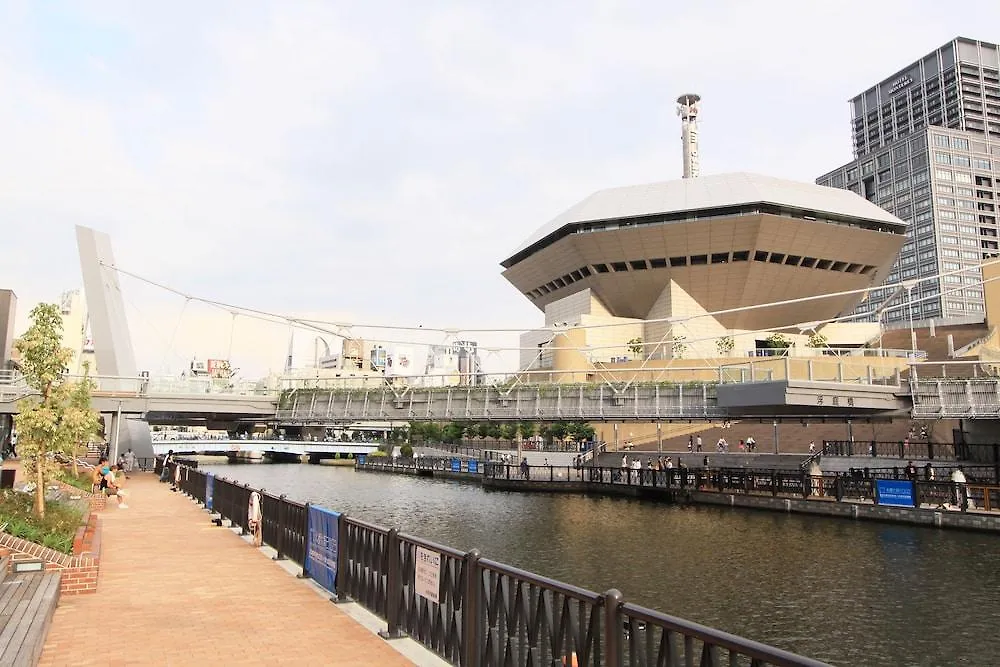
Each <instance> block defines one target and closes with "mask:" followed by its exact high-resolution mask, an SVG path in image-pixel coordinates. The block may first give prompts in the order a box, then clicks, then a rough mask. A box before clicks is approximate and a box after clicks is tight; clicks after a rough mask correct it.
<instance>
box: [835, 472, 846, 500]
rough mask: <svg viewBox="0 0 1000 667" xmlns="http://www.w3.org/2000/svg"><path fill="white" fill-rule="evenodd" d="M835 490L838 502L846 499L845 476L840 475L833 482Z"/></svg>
mask: <svg viewBox="0 0 1000 667" xmlns="http://www.w3.org/2000/svg"><path fill="white" fill-rule="evenodd" d="M833 492H834V495H835V497H836V498H837V502H838V503H839V502H841V501H842V500H843V499H844V478H843V477H841V476H840V475H837V479H835V480H834V482H833Z"/></svg>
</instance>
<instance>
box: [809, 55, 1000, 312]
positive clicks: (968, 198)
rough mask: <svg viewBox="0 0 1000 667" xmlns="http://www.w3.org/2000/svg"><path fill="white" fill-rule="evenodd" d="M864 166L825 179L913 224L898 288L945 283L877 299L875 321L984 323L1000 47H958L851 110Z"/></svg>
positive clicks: (899, 264) (862, 307)
mask: <svg viewBox="0 0 1000 667" xmlns="http://www.w3.org/2000/svg"><path fill="white" fill-rule="evenodd" d="M850 105H851V111H852V116H853V137H854V152H855V159H854V160H853V161H851V162H849V163H848V164H846V165H843V166H841V167H839V168H837V169H835V170H833V171H831V172H829V173H827V174H825V175H823V176H821V177H820V178H818V179H816V182H817V183H818V184H820V185H827V186H831V187H836V188H844V189H847V190H851V191H853V192H855V193H857V194H860V195H862V196H863V197H865V198H866V199H868V200H869V201H872V202H874V203H875V204H878V205H879V206H881V207H882V208H884V209H885V210H887V211H889V212H891V213H893V214H895V215H896V216H897V217H899V218H902V219H903V220H906V221H908V222H910V225H909V226H908V231H907V239H906V242H905V243H904V244H903V247H902V249H901V251H900V254H899V256H898V257H897V259H896V262H895V264H894V265H893V267H892V270H891V271H890V273H889V276H888V277H887V278H886V280H887V281H888V282H899V281H904V282H905V281H906V280H915V279H919V278H926V277H929V276H934V275H937V274H939V273H945V274H948V273H949V272H956V271H960V270H962V269H965V268H968V269H969V270H968V271H964V272H961V273H953V274H951V275H943V276H941V277H939V278H937V279H935V280H926V281H923V282H921V283H920V284H914V285H912V286H911V287H910V288H909V289H908V290H907V289H903V290H897V289H892V288H886V289H882V290H876V291H874V292H873V293H871V294H870V295H869V298H868V299H867V300H865V301H864V302H862V303H861V304H859V305H858V307H857V309H856V312H857V313H858V314H859V315H862V316H863V318H864V319H867V320H869V321H876V320H881V321H883V322H887V323H888V322H895V321H903V320H907V319H909V318H910V317H911V315H912V318H913V319H914V320H925V319H930V318H941V319H948V320H967V321H975V320H982V319H983V317H984V304H983V288H982V284H981V282H982V278H981V275H980V272H979V269H977V268H975V267H976V266H977V265H978V264H979V263H980V262H981V261H982V259H983V258H985V257H991V256H994V255H996V254H997V251H998V238H997V234H998V228H997V212H996V207H997V204H998V199H1000V47H997V45H995V44H990V43H987V42H980V41H976V40H971V39H966V38H957V39H954V40H952V41H951V42H949V43H948V44H946V45H945V46H942V47H941V48H939V49H937V50H936V51H934V52H933V53H930V54H928V55H927V56H925V57H923V58H921V59H920V60H918V61H916V62H915V63H913V64H911V65H909V66H907V67H905V68H903V69H902V70H901V71H899V72H897V73H895V74H893V75H892V76H890V77H887V78H886V79H885V80H883V81H881V82H880V83H878V84H877V85H875V86H873V87H872V88H869V89H868V90H866V91H865V92H864V93H861V94H860V95H858V96H857V97H855V98H854V99H853V100H851V102H850Z"/></svg>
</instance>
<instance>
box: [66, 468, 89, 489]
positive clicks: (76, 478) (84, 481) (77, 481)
mask: <svg viewBox="0 0 1000 667" xmlns="http://www.w3.org/2000/svg"><path fill="white" fill-rule="evenodd" d="M59 479H60V480H61V481H63V482H66V483H67V484H69V485H70V486H74V487H76V488H78V489H80V490H81V491H86V492H87V493H90V492H91V489H93V488H94V483H93V482H92V481H90V470H89V469H87V470H83V469H81V471H80V474H79V475H73V471H72V470H64V471H63V472H62V473H60V475H59Z"/></svg>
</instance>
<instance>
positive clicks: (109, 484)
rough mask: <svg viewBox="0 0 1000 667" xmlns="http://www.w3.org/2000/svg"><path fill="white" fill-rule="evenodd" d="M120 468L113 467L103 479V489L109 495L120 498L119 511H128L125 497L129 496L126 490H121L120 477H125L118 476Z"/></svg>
mask: <svg viewBox="0 0 1000 667" xmlns="http://www.w3.org/2000/svg"><path fill="white" fill-rule="evenodd" d="M117 473H118V466H112V468H111V469H110V470H108V472H107V474H105V475H104V476H103V477H102V478H101V489H102V490H103V491H104V493H106V494H107V495H108V497H109V498H110V497H111V496H116V497H117V498H118V509H122V510H126V509H128V505H127V504H125V496H126V495H127V493H126V491H125V489H123V488H121V480H120V479H119V477H124V476H125V475H120V476H119V475H117Z"/></svg>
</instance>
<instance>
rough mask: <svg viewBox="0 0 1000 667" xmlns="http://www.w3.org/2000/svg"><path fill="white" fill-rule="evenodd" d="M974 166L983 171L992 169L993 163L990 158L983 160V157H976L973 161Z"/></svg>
mask: <svg viewBox="0 0 1000 667" xmlns="http://www.w3.org/2000/svg"><path fill="white" fill-rule="evenodd" d="M972 166H973V167H975V168H976V169H982V170H983V171H992V169H993V163H992V162H990V161H989V160H983V159H982V158H976V159H975V160H973V161H972Z"/></svg>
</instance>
